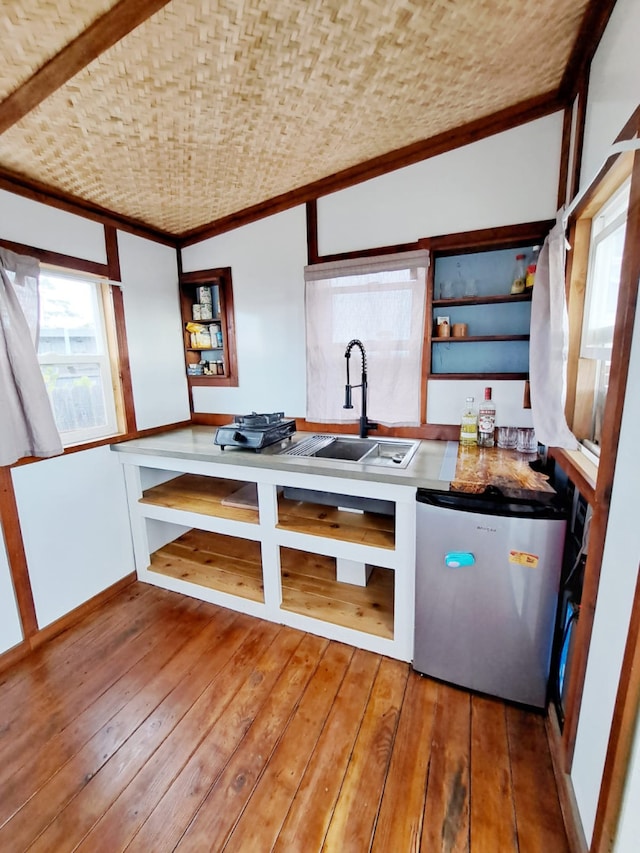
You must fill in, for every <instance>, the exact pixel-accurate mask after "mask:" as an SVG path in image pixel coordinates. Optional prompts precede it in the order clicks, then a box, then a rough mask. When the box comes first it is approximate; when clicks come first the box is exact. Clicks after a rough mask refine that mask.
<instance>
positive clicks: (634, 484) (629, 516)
mask: <svg viewBox="0 0 640 853" xmlns="http://www.w3.org/2000/svg"><path fill="white" fill-rule="evenodd" d="M627 388H628V389H630V390H629V391H628V393H627V395H626V398H625V405H624V411H623V417H622V428H621V431H620V443H619V447H618V460H617V463H616V470H615V477H614V482H613V490H612V493H611V509H610V514H609V524H608V527H607V537H606V541H605V549H604V555H603V560H602V569H601V574H600V587H599V592H598V601H597V605H596V612H595V618H594V623H593V633H592V637H591V647H590V650H589V660H588V664H587V672H586V679H585V685H584V692H583V697H582V705H581V708H580V721H579V724H578V731H577V737H576V746H575V754H574V760H573V767H572V770H571V778H572V781H573V787H574V790H575V794H576V800H577V803H578V807H579V810H580V816H581V819H582V823H583V828H584V831H585V835H586V837H587V839H590V838H591V835H592V833H593V825H594V820H595V814H596V808H597V805H598V795H599V792H600V783H601V779H602V771H603V768H604V761H605V757H606V750H607V743H608V740H609V731H610V728H611V720H612V716H613V708H614V703H615V699H616V692H617V689H618V680H619V677H620V667H621V665H622V657H623V655H624V648H625V642H626V638H627V631H628V627H629V618H630V614H631V606H632V604H633V594H634V590H635V585H636V577H637V573H638V565H639V564H640V531H639V530H638V525H637V524H634V523H633V521H634V520H635V519H636V517H637V512H636V510H635V507H636V506H637V497H638V423H639V421H640V394H638V393H633V389H638V388H640V315H636V327H635V332H634V341H633V347H632V351H631V360H630V364H629V377H628V380H627Z"/></svg>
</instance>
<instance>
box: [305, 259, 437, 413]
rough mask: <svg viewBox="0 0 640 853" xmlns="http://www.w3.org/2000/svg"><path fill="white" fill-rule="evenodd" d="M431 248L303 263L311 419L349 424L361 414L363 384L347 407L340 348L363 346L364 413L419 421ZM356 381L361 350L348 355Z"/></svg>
mask: <svg viewBox="0 0 640 853" xmlns="http://www.w3.org/2000/svg"><path fill="white" fill-rule="evenodd" d="M428 265H429V253H428V252H426V251H415V252H403V253H398V254H393V255H382V256H379V257H375V258H357V259H355V260H347V261H338V262H335V263H324V264H315V265H312V266H308V267H306V268H305V311H306V333H307V413H306V417H307V420H309V421H315V422H318V423H350V422H353V421H356V420H357V419H358V418H359V417H360V406H361V397H360V393H361V392H360V390H359V389H356V390H354V393H353V403H354V407H355V408H354V409H353V410H345V409H344V402H345V384H346V359H345V351H346V347H347V345H348V343H349V342H350V341H351V340H353V339H358V340H360V341H361V342H362V344H363V345H364V347H365V350H366V358H367V379H368V400H367V412H368V415H369V417H370V418H371V419H372V420H374V421H376V422H378V423H380V424H384V425H387V426H417V425H419V424H420V421H421V412H420V390H419V389H420V387H421V384H422V383H421V373H422V345H423V336H424V312H425V295H426V274H427V268H428ZM350 373H351V384H353V385H357V384H358V383H359V381H360V373H361V368H360V352H359V351H358V350H355V349H354V350H353V352H352V355H351V365H350Z"/></svg>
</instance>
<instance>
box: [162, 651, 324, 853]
mask: <svg viewBox="0 0 640 853" xmlns="http://www.w3.org/2000/svg"><path fill="white" fill-rule="evenodd" d="M327 645H328V641H327V640H325V639H324V638H322V637H314V636H311V635H310V634H305V635H304V637H303V640H302V642H301V643H300V645H299V646H298V648H297V649H296V651H295V653H294V655H293V658H292V659H291V660H292V666H291V667H288V668H287V669H286V670H285V671H284V672H283V673H282V674H281V675H280V677H279V679H278V681H277V682H276V684H275V685H274V688H273V690H272V691H271V693H270V695H269V698H268V699H267V701H266V703H265V706H264V708H263V709H262V710H261V713H260V715H259V716H258V718H257V719H256V721H255V722H254V724H253V725H252V726H251V728H250V729H249V730H248V732H247V735H246V737H245V738H244V739H243V741H242V744H241V745H240V746H239V747H238V749H237V750H236V752H235V753H234V755H233V757H232V759H231V760H230V761H229V763H228V764H227V766H226V767H225V769H224V771H223V772H222V773H221V775H220V776H219V777H218V779H217V780H216V782H215V784H214V786H213V788H212V789H211V790H210V791H209V793H208V795H207V797H206V798H205V800H204V801H203V803H202V805H201V806H200V808H199V809H198V812H197V814H196V816H195V818H194V820H193V821H192V822H191V824H190V825H189V828H188V829H187V831H186V832H185V834H184V835H183V837H182V838H181V839H180V842H179V844H178V845H177V846H176V848H175V849H176V850H181V851H183V853H184V851H188V850H194V851H195V850H198V851H199V850H207V849H208V850H222V849H223V848H224V845H225V843H226V840H227V838H228V837H229V834H230V832H231V830H232V829H233V827H234V825H235V823H236V821H237V819H238V817H239V816H240V814H241V813H242V811H243V809H244V808H245V806H246V803H247V800H248V799H249V797H250V796H251V794H252V792H253V789H254V787H255V785H256V782H257V780H258V779H259V778H260V776H261V774H262V772H263V771H264V768H265V766H266V764H267V762H268V761H269V758H270V755H271V753H272V752H273V750H274V748H275V746H276V745H277V744H278V742H279V740H280V738H281V737H282V733H283V730H284V729H285V727H286V725H287V723H288V721H289V718H290V717H291V714H292V713H293V710H294V709H295V707H296V705H297V704H298V702H299V701H300V696H301V695H302V693H303V692H304V690H305V688H306V685H307V683H308V681H309V679H310V678H311V676H312V675H313V673H314V672H315V670H316V668H317V666H318V662H319V659H320V658H321V657H322V654H323V652H324V650H325V649H326V647H327Z"/></svg>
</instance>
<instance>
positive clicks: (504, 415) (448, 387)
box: [427, 379, 533, 427]
mask: <svg viewBox="0 0 640 853" xmlns="http://www.w3.org/2000/svg"><path fill="white" fill-rule="evenodd" d="M488 385H489V386H491V390H492V394H491V398H492V400H493V402H494V403H495V405H496V419H497V422H498V424H499V425H500V426H507V425H508V426H521V427H531V426H533V418H532V415H531V409H525V408H523V405H522V403H523V401H524V381H523V380H513V379H509V380H501V379H500V380H498V379H487V380H483V379H468V380H465V381H462V380H457V379H434V380H431V381H430V382H429V386H428V389H429V390H428V395H427V422H428V423H439V424H459V423H460V416H461V414H462V409H463V406H464V401H465V399H466V397H468V396H470V397H473V398H474V400H475V401H476V405H478V403H479V402H480V401H481V400H484V389H485V388H486V387H487V386H488Z"/></svg>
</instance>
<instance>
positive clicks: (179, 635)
mask: <svg viewBox="0 0 640 853" xmlns="http://www.w3.org/2000/svg"><path fill="white" fill-rule="evenodd" d="M178 604H179V606H176V608H175V612H174V613H173V614H170V615H169V616H168V617H166V618H165V619H164V620H163V622H162V623H159V624H156V626H155V628H156V632H155V633H156V641H155V642H156V644H155V645H154V647H153V648H152V649H151V650H150V651H149V652H148V653H147V654H146V655H145V656H144V657H143V658H141V659H140V660H139V661H138V662H137V663H135V664H134V665H133V666H132V667H131V669H129V670H128V671H127V672H126V673H125V674H124V675H123V676H122V678H120V679H119V680H118V681H116V682H115V683H114V684H113V685H111V687H109V688H108V689H107V690H105V692H104V693H103V694H102V695H101V696H100V697H99V698H98V699H97V700H96V701H95V702H94V703H93V704H91V705H89V706H88V707H87V708H85V709H84V710H83V711H82V712H81V713H80V714H79V715H78V716H77V717H76V719H75V720H73V722H71V723H70V724H69V726H67V727H66V728H64V729H63V730H62V731H60V732H58V733H57V734H56V735H54V736H53V737H52V738H51V739H50V740H48V741H47V743H46V744H45V747H44V748H43V749H37V750H34V749H28V750H25V753H24V763H23V764H22V766H21V767H20V768H18V769H17V770H16V772H15V773H14V774H13V775H12V777H11V785H10V786H9V785H7V786H5V788H4V790H3V796H2V798H0V827H1V826H2V825H4V823H5V822H6V821H7V820H9V819H10V818H11V817H12V816H13V815H14V814H15V813H16V812H17V811H18V810H19V809H20V808H21V807H23V806H24V805H25V803H27V802H28V800H29V799H30V798H31V797H32V796H33V795H34V793H36V792H37V791H39V790H40V788H41V787H42V786H43V785H44V784H45V783H46V782H47V780H49V779H50V778H51V777H53V776H55V774H56V773H57V772H58V771H59V770H60V769H61V768H62V767H63V766H64V764H66V762H67V761H68V760H69V759H70V758H72V756H73V755H75V754H76V753H77V752H79V750H80V749H81V748H82V746H84V744H85V743H86V742H87V741H88V740H90V739H91V737H92V736H93V735H94V734H95V733H96V732H97V731H99V730H100V728H101V727H102V726H103V725H104V722H105V720H107V721H108V720H111V719H112V717H114V716H115V715H116V714H117V712H118V711H120V710H121V709H122V708H123V707H124V706H125V705H126V704H127V703H128V702H130V701H131V700H132V699H133V697H134V696H136V695H137V694H138V693H139V692H140V691H141V690H146V689H148V687H149V683H150V682H151V680H152V679H153V677H154V676H155V675H156V674H157V673H158V672H159V671H160V670H161V669H162V667H163V666H165V665H166V664H167V662H168V660H169V659H170V658H171V657H172V656H173V655H174V654H177V653H178V652H179V651H180V649H181V648H182V647H183V646H184V645H185V643H187V641H188V640H190V639H191V638H192V637H194V636H195V635H196V634H197V633H199V632H200V631H201V630H202V629H203V627H204V626H205V625H206V624H207V623H208V622H210V621H211V618H212V613H215V608H213V605H203V604H202V603H201V602H198V601H196V600H191V602H189V599H186V598H185V599H184V601H180V602H178ZM220 615H221V614H219V615H217V618H218V620H219V619H220ZM163 638H167V639H169V640H170V643H171V646H170V647H167V645H166V644H164V643H162V642H160V641H161V640H162V639H163ZM189 653H190V652H189V650H187V654H189ZM0 838H1V834H0Z"/></svg>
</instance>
